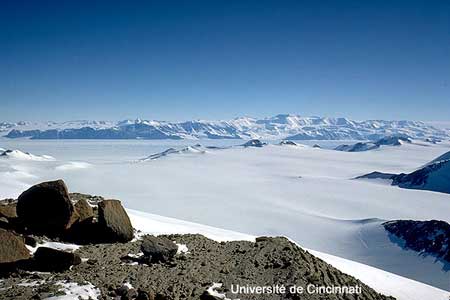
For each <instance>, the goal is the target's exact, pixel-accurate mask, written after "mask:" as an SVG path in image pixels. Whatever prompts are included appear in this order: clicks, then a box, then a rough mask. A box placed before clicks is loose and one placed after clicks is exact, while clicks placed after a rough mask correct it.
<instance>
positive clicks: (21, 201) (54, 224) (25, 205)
mask: <svg viewBox="0 0 450 300" xmlns="http://www.w3.org/2000/svg"><path fill="white" fill-rule="evenodd" d="M17 215H18V217H19V219H20V221H21V222H22V223H23V224H24V225H25V227H26V228H27V229H28V230H29V231H31V232H33V233H38V234H49V235H52V234H58V233H61V232H63V231H64V230H65V229H67V228H69V227H70V225H71V224H72V223H73V222H74V220H75V219H76V218H74V207H73V205H72V202H71V201H70V198H69V193H68V191H67V186H66V184H65V183H64V181H62V180H56V181H48V182H43V183H40V184H37V185H34V186H32V187H31V188H29V189H28V190H26V191H25V192H23V193H22V194H21V195H20V196H19V198H18V203H17Z"/></svg>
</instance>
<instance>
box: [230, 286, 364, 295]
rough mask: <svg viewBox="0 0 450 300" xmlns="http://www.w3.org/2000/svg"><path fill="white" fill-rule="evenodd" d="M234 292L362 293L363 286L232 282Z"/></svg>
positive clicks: (231, 289)
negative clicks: (244, 283)
mask: <svg viewBox="0 0 450 300" xmlns="http://www.w3.org/2000/svg"><path fill="white" fill-rule="evenodd" d="M230 291H231V293H233V294H241V295H243V294H257V295H262V294H286V293H290V294H328V295H330V294H361V293H362V288H361V286H359V285H354V286H335V285H314V284H308V285H307V286H306V287H303V286H296V285H291V286H284V285H278V284H277V285H267V286H258V285H239V284H232V285H231V288H230Z"/></svg>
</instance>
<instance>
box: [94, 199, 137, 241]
mask: <svg viewBox="0 0 450 300" xmlns="http://www.w3.org/2000/svg"><path fill="white" fill-rule="evenodd" d="M98 224H99V226H100V228H101V229H102V230H104V237H105V239H106V240H107V241H108V242H122V243H126V242H129V241H131V240H132V239H133V236H134V234H133V226H132V225H131V221H130V218H129V217H128V215H127V213H126V211H125V209H124V208H123V206H122V204H121V203H120V201H119V200H103V201H102V202H100V203H99V204H98Z"/></svg>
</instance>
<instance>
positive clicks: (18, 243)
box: [0, 229, 30, 264]
mask: <svg viewBox="0 0 450 300" xmlns="http://www.w3.org/2000/svg"><path fill="white" fill-rule="evenodd" d="M28 258H30V252H29V251H28V249H27V248H26V247H25V242H24V240H23V238H21V237H19V236H17V235H15V234H13V233H12V232H10V231H7V230H4V229H0V264H3V263H13V262H17V261H20V260H25V259H28Z"/></svg>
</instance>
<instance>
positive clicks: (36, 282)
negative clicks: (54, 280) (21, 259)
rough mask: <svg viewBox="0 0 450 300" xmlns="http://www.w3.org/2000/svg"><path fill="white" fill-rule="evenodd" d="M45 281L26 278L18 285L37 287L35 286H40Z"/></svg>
mask: <svg viewBox="0 0 450 300" xmlns="http://www.w3.org/2000/svg"><path fill="white" fill-rule="evenodd" d="M43 283H45V280H34V281H29V280H24V281H22V282H20V283H18V284H17V285H18V286H24V287H35V286H39V285H41V284H43Z"/></svg>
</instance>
